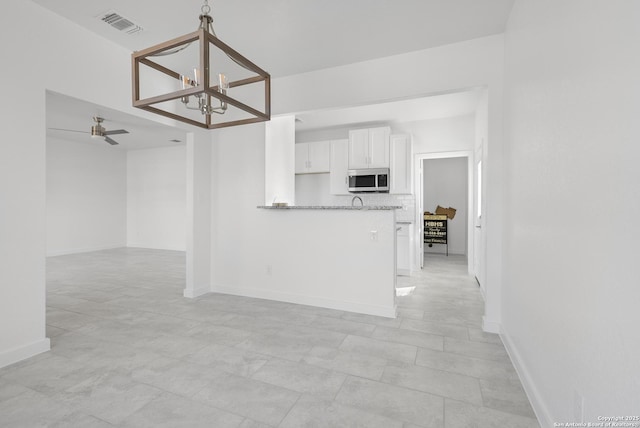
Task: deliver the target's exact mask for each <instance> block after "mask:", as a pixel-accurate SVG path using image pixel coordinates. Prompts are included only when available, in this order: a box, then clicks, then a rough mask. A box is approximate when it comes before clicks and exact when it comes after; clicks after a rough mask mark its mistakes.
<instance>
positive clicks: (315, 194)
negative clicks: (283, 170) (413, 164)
mask: <svg viewBox="0 0 640 428" xmlns="http://www.w3.org/2000/svg"><path fill="white" fill-rule="evenodd" d="M354 196H359V197H360V198H362V202H364V204H365V205H398V206H402V207H403V208H402V209H399V210H397V211H396V220H398V221H415V210H416V201H415V197H414V196H413V195H391V194H389V193H357V194H355V193H354V194H353V195H332V194H331V193H329V174H299V175H296V205H312V206H315V205H329V206H334V205H337V206H341V205H351V200H352V199H353V197H354ZM356 203H357V204H358V203H359V201H356Z"/></svg>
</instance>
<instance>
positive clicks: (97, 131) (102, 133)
mask: <svg viewBox="0 0 640 428" xmlns="http://www.w3.org/2000/svg"><path fill="white" fill-rule="evenodd" d="M93 120H94V122H95V123H96V124H95V125H93V126H92V127H91V131H89V132H87V131H76V130H75V129H61V128H49V129H53V130H56V131H68V132H81V133H83V134H91V137H92V138H100V137H104V141H106V142H107V143H109V144H111V145H112V146H115V145H117V144H118V142H117V141H115V140H114V139H112V138H111V137H109V135H117V134H128V133H129V131H127V130H126V129H114V130H113V131H107V130H106V129H105V128H104V126H102V122H104V118H102V117H99V116H94V117H93Z"/></svg>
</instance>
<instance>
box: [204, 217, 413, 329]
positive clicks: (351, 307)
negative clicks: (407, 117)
mask: <svg viewBox="0 0 640 428" xmlns="http://www.w3.org/2000/svg"><path fill="white" fill-rule="evenodd" d="M257 208H258V217H259V221H260V222H262V223H263V224H268V225H269V228H270V229H271V230H270V236H274V237H277V238H276V239H272V240H270V241H268V242H257V243H256V245H258V246H259V247H260V248H259V250H260V251H261V252H263V254H268V255H269V258H268V260H269V262H268V264H267V265H266V266H264V267H262V266H260V267H257V268H258V269H264V273H265V274H264V278H265V280H264V282H261V283H260V284H255V285H254V286H253V287H252V288H247V289H243V290H237V289H235V290H233V292H234V294H238V292H240V294H244V295H247V296H251V297H258V298H266V299H273V300H282V301H287V302H293V303H299V304H305V305H311V306H319V307H325V308H331V309H338V310H344V311H350V312H358V313H363V314H370V315H378V316H384V317H391V318H395V316H396V304H395V284H396V211H395V210H396V209H399V208H401V207H400V206H364V207H360V206H356V207H352V206H258V207H257ZM216 291H220V292H225V290H224V289H221V290H216Z"/></svg>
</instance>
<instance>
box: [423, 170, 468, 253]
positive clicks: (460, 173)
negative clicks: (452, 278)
mask: <svg viewBox="0 0 640 428" xmlns="http://www.w3.org/2000/svg"><path fill="white" fill-rule="evenodd" d="M467 163H468V161H467V158H465V157H459V158H445V159H427V160H425V161H423V165H424V167H423V173H422V174H423V175H422V176H423V180H424V182H423V185H422V191H423V199H422V201H423V207H424V210H425V211H430V212H432V213H435V212H436V207H437V206H438V205H440V206H441V207H443V208H448V207H452V208H455V209H456V215H455V217H454V218H453V219H449V221H448V225H447V232H448V233H447V235H448V236H447V240H448V246H449V254H463V255H464V254H467V239H468V238H467V225H468V224H467V220H468V218H467V213H468V210H467V200H468V199H469V198H468V190H467V182H468V174H467V170H468V165H467ZM424 252H425V253H438V254H445V253H446V247H445V246H444V245H441V244H436V245H433V247H431V248H429V246H428V245H425V246H424Z"/></svg>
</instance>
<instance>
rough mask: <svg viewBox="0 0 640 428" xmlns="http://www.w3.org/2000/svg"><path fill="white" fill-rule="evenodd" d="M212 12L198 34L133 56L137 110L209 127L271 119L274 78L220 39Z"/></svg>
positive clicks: (204, 15)
mask: <svg viewBox="0 0 640 428" xmlns="http://www.w3.org/2000/svg"><path fill="white" fill-rule="evenodd" d="M210 10H211V9H210V7H209V6H208V4H207V0H205V2H204V5H203V6H202V9H201V12H202V14H201V15H200V17H199V19H200V26H199V28H198V29H197V30H196V31H194V32H192V33H189V34H186V35H184V36H181V37H177V38H175V39H172V40H169V41H166V42H164V43H160V44H158V45H155V46H152V47H150V48H147V49H144V50H141V51H137V52H134V53H132V55H131V65H132V92H133V93H132V95H133V106H134V107H137V108H140V109H143V110H146V111H149V112H152V113H156V114H159V115H162V116H165V117H168V118H171V119H174V120H178V121H181V122H184V123H188V124H191V125H194V126H198V127H201V128H205V129H217V128H223V127H228V126H236V125H244V124H248V123H256V122H264V121H268V120H270V118H271V76H270V75H269V73H267V72H266V71H264V70H263V69H261V68H260V67H258V66H257V65H255V64H254V63H253V62H251V61H249V60H248V59H247V58H245V57H244V56H242V55H241V54H239V53H238V52H237V51H235V50H234V49H232V48H231V47H230V46H228V45H227V44H225V43H224V42H222V41H221V40H220V39H218V37H217V36H216V34H215V32H214V30H213V19H212V18H211V16H210V15H209V12H210ZM194 64H195V65H194ZM176 70H178V71H176Z"/></svg>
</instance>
